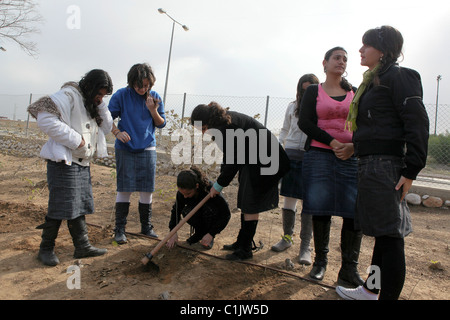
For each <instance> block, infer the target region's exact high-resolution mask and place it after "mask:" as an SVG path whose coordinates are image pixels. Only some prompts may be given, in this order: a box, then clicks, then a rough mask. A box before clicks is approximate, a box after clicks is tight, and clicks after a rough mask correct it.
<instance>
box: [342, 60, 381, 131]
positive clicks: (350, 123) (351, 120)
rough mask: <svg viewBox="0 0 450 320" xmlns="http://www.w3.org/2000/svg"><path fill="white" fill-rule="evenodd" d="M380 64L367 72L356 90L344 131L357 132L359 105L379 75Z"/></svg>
mask: <svg viewBox="0 0 450 320" xmlns="http://www.w3.org/2000/svg"><path fill="white" fill-rule="evenodd" d="M379 68H380V64H377V66H376V67H375V68H373V69H372V70H367V71H366V72H364V74H363V81H362V83H361V84H360V86H359V87H358V90H356V93H355V96H354V97H353V100H352V103H350V109H349V110H348V116H347V121H346V122H345V127H344V129H346V130H348V131H356V129H357V127H356V117H357V116H358V104H359V99H360V98H361V96H362V94H363V93H364V91H366V88H367V86H368V85H369V84H370V83H371V82H372V80H373V78H374V77H375V75H376V74H377V71H378V69H379Z"/></svg>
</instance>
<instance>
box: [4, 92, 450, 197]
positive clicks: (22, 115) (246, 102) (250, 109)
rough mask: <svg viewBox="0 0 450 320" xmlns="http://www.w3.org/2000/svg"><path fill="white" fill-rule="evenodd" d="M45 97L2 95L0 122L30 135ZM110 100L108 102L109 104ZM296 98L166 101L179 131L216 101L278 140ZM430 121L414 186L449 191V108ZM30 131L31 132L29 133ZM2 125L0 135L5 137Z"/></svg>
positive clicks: (431, 108) (183, 97)
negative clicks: (35, 105)
mask: <svg viewBox="0 0 450 320" xmlns="http://www.w3.org/2000/svg"><path fill="white" fill-rule="evenodd" d="M42 96H44V94H26V95H0V120H1V119H9V120H16V121H18V122H22V125H20V126H18V127H20V128H21V130H25V131H26V132H25V134H28V130H29V122H34V119H33V118H31V117H30V116H29V114H28V113H27V107H28V105H29V104H30V103H32V102H34V101H36V100H38V99H39V98H41V97H42ZM108 100H109V97H107V98H105V102H106V103H108ZM293 100H294V98H281V97H269V96H266V97H234V96H211V95H193V94H186V93H185V94H169V95H167V97H166V103H165V105H166V106H165V109H166V113H167V116H168V118H169V120H171V122H172V127H173V125H174V124H175V125H176V126H178V125H179V127H180V128H182V127H186V126H187V125H188V121H187V120H188V118H189V117H190V115H191V112H192V110H193V109H194V108H195V107H196V106H197V105H199V104H208V103H210V102H211V101H215V102H217V103H219V104H220V105H222V106H223V107H225V108H229V109H230V110H233V111H237V112H241V113H244V114H247V115H249V116H252V117H254V118H256V119H257V120H258V121H260V122H261V123H262V124H264V125H265V126H266V127H267V128H268V129H270V130H271V131H272V132H273V133H274V134H275V135H276V136H278V135H279V133H280V130H281V128H282V126H283V121H284V115H285V112H286V109H287V106H288V105H289V103H290V102H292V101H293ZM425 107H426V110H427V113H428V117H429V119H430V140H429V149H428V161H427V167H426V168H425V169H424V170H422V172H421V174H420V176H419V178H418V181H417V182H415V184H423V185H425V186H427V185H428V186H433V187H435V188H444V189H447V190H448V189H450V171H449V168H450V105H448V104H439V105H438V106H437V107H436V104H432V103H425ZM30 130H31V129H30ZM5 131H7V129H6V128H4V126H3V128H2V122H0V134H2V133H3V134H4V133H5ZM160 134H161V135H163V136H167V135H168V134H169V129H168V128H166V129H163V130H161V131H160Z"/></svg>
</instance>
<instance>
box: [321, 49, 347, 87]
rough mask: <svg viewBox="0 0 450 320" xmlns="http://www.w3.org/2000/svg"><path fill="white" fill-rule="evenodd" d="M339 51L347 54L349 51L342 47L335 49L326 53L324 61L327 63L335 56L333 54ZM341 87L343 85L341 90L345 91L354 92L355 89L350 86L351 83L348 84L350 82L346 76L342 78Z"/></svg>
mask: <svg viewBox="0 0 450 320" xmlns="http://www.w3.org/2000/svg"><path fill="white" fill-rule="evenodd" d="M338 50H341V51H344V52H345V53H347V50H345V49H344V48H342V47H334V48H331V49H330V50H328V51H327V52H326V53H325V57H324V59H325V60H326V61H329V60H330V58H331V56H332V55H333V52H334V51H338ZM340 85H341V88H342V89H344V90H345V91H352V89H353V86H352V85H351V84H350V82H348V80H347V79H346V78H345V77H344V76H342V80H341V83H340Z"/></svg>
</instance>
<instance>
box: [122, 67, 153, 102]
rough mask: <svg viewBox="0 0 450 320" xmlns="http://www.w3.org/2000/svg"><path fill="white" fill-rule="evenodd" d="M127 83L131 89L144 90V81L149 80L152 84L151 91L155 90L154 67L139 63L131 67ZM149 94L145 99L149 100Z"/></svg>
mask: <svg viewBox="0 0 450 320" xmlns="http://www.w3.org/2000/svg"><path fill="white" fill-rule="evenodd" d="M127 78H128V79H127V83H128V86H129V87H130V88H134V87H135V86H137V87H138V88H142V87H143V86H144V85H143V81H144V79H148V81H149V82H150V89H151V88H153V86H154V84H155V82H156V77H155V75H154V73H153V70H152V67H150V65H149V64H147V63H138V64H135V65H134V66H132V67H131V69H130V71H128V77H127ZM147 95H148V93H146V94H145V97H144V98H147Z"/></svg>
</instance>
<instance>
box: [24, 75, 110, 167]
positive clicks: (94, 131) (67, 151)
mask: <svg viewBox="0 0 450 320" xmlns="http://www.w3.org/2000/svg"><path fill="white" fill-rule="evenodd" d="M98 109H99V115H100V116H101V118H102V119H103V122H102V124H101V127H100V128H99V127H98V125H97V123H96V121H95V119H92V118H91V117H90V116H89V114H88V112H87V111H86V108H85V107H84V102H83V97H82V95H81V93H80V91H79V89H78V88H77V86H76V85H74V84H73V83H69V84H66V85H64V86H63V88H62V89H61V90H60V91H58V92H57V93H55V94H53V95H51V96H49V97H44V98H42V99H39V100H38V101H36V102H35V103H34V104H32V105H30V106H29V107H28V111H29V112H30V114H31V115H32V116H33V117H35V118H36V119H37V125H38V126H39V128H40V129H41V130H42V131H43V132H44V133H46V134H47V135H48V136H49V140H48V141H47V142H46V143H45V145H44V146H43V147H42V149H41V152H40V156H41V157H42V158H44V159H49V160H52V161H56V162H59V161H64V162H65V163H66V164H67V165H71V164H72V161H73V162H75V163H78V164H80V165H82V166H88V165H89V162H90V160H91V159H92V158H93V157H94V156H95V153H96V152H97V156H98V157H106V156H107V155H108V153H107V146H106V139H105V135H106V134H108V133H109V132H110V131H111V129H112V123H113V120H112V117H111V113H110V112H109V110H108V107H107V106H106V104H105V103H104V102H102V103H101V104H100V105H99V106H98ZM99 129H100V130H99ZM82 137H83V138H84V141H85V145H84V146H83V147H82V148H78V146H79V145H80V143H81V140H82Z"/></svg>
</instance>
